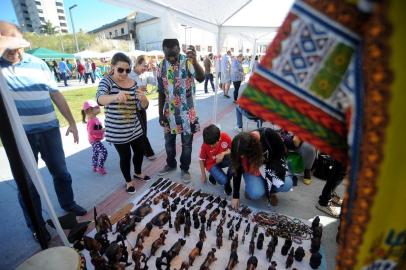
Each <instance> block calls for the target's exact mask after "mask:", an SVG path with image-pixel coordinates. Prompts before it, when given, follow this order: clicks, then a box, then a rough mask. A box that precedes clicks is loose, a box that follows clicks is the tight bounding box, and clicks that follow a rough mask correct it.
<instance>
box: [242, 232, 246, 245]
mask: <svg viewBox="0 0 406 270" xmlns="http://www.w3.org/2000/svg"><path fill="white" fill-rule="evenodd" d="M241 242H242V244H244V242H245V233H243V234H242V238H241Z"/></svg>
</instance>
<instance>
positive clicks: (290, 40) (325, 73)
mask: <svg viewBox="0 0 406 270" xmlns="http://www.w3.org/2000/svg"><path fill="white" fill-rule="evenodd" d="M359 44H360V42H359V37H358V36H357V35H356V34H355V33H353V32H352V31H350V30H349V29H347V28H345V27H344V26H342V25H339V24H338V23H337V22H335V21H333V20H331V19H329V18H327V17H326V16H324V15H323V14H322V13H320V12H318V11H316V10H315V9H313V8H312V7H311V6H309V5H308V4H306V3H304V2H302V1H297V2H296V3H294V5H293V6H292V9H291V10H290V12H289V13H288V15H287V17H286V19H285V21H284V23H283V24H282V26H281V27H280V29H279V31H278V34H277V35H276V37H275V39H274V40H273V41H272V43H271V44H270V45H269V47H268V49H267V53H266V55H265V56H264V57H263V58H262V60H261V61H260V63H259V65H257V68H256V69H255V70H254V73H253V75H252V76H251V78H250V80H249V84H248V86H247V88H246V90H245V91H244V93H243V95H242V96H241V98H240V99H239V100H238V103H239V105H240V106H241V107H242V108H244V109H245V110H247V111H249V112H250V113H252V114H254V115H256V116H258V117H261V118H262V119H265V120H267V121H270V122H272V123H274V124H276V125H278V126H280V127H282V128H283V129H286V130H288V131H291V132H293V133H294V134H295V135H297V136H298V137H299V138H301V139H302V140H303V141H307V142H309V143H311V144H313V145H314V146H316V147H317V148H318V149H319V150H321V151H322V152H326V153H328V154H330V155H332V156H333V157H334V158H336V159H338V160H340V161H344V162H346V161H347V157H348V145H349V144H350V145H351V144H352V142H353V133H352V131H351V130H350V128H349V127H351V126H352V125H353V124H354V121H356V119H357V117H358V119H359V117H360V116H359V115H357V114H356V112H357V110H356V106H359V104H357V96H359V93H355V91H361V87H359V86H360V83H359V81H360V76H359V74H360V72H359V67H358V66H359V64H358V58H359V53H358V52H359Z"/></svg>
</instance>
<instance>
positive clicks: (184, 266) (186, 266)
mask: <svg viewBox="0 0 406 270" xmlns="http://www.w3.org/2000/svg"><path fill="white" fill-rule="evenodd" d="M189 267H190V266H189V263H188V262H187V261H183V262H182V264H181V265H180V268H179V270H188V269H189Z"/></svg>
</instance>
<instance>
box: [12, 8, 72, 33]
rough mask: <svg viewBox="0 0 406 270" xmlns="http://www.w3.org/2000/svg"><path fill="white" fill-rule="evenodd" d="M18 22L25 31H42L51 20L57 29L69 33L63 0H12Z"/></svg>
mask: <svg viewBox="0 0 406 270" xmlns="http://www.w3.org/2000/svg"><path fill="white" fill-rule="evenodd" d="M12 2H13V6H14V11H15V13H16V15H17V19H18V23H19V24H20V26H21V28H22V30H23V31H28V32H36V33H41V26H43V25H45V23H46V22H48V21H50V22H51V23H52V25H53V26H54V27H57V29H56V30H57V31H61V32H62V33H68V25H67V23H66V16H65V8H64V5H63V0H12Z"/></svg>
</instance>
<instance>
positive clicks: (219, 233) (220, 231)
mask: <svg viewBox="0 0 406 270" xmlns="http://www.w3.org/2000/svg"><path fill="white" fill-rule="evenodd" d="M216 235H217V236H223V227H221V226H220V225H218V226H217V229H216Z"/></svg>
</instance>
